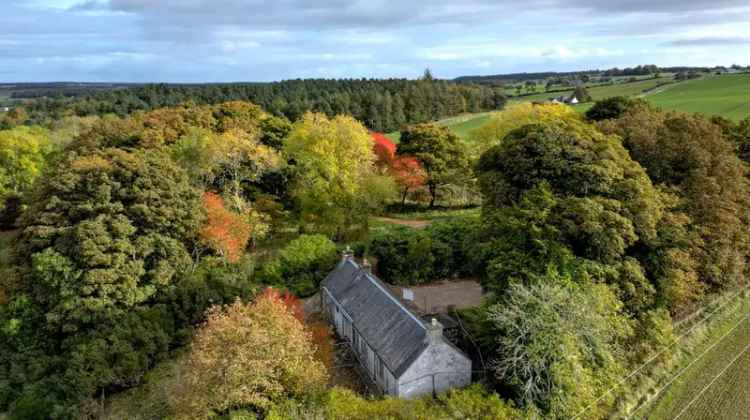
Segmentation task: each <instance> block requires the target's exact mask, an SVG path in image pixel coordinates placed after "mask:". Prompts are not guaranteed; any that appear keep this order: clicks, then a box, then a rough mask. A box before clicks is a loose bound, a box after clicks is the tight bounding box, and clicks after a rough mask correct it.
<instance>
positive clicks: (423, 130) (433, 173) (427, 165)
mask: <svg viewBox="0 0 750 420" xmlns="http://www.w3.org/2000/svg"><path fill="white" fill-rule="evenodd" d="M397 153H398V155H401V156H413V157H414V158H415V159H416V160H417V161H418V162H419V163H420V164H421V165H422V167H423V168H424V170H425V172H426V173H427V187H428V188H429V191H430V196H431V199H430V207H433V206H434V205H435V200H437V194H438V188H439V187H440V186H444V185H446V184H451V183H455V182H457V181H460V178H461V177H462V176H463V173H462V172H463V171H465V170H466V169H467V168H468V166H469V161H468V157H467V154H466V146H465V145H464V143H463V142H462V141H461V139H459V138H458V136H457V135H456V134H455V133H453V132H452V131H451V130H449V129H447V128H445V127H440V126H437V125H435V124H419V125H413V126H409V127H407V128H406V129H405V130H403V131H402V132H401V141H400V143H399V145H398V149H397Z"/></svg>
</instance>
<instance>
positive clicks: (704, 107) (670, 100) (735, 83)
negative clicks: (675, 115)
mask: <svg viewBox="0 0 750 420" xmlns="http://www.w3.org/2000/svg"><path fill="white" fill-rule="evenodd" d="M648 100H649V101H651V102H652V103H654V104H655V105H657V106H659V107H662V108H664V109H673V110H677V111H684V112H702V113H704V114H711V115H720V116H722V117H726V118H729V119H732V120H735V121H736V120H740V119H744V118H747V117H750V73H743V74H727V75H723V76H714V77H708V78H703V79H696V80H691V81H687V82H684V83H680V84H679V85H675V86H672V87H670V88H668V89H665V90H664V91H662V92H658V93H654V94H652V95H649V96H648Z"/></svg>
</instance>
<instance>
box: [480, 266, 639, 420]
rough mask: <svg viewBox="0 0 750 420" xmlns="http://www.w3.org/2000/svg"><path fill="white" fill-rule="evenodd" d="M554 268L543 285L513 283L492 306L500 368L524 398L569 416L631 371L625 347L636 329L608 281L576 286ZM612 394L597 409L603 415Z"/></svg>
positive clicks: (593, 412)
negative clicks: (625, 362) (627, 365)
mask: <svg viewBox="0 0 750 420" xmlns="http://www.w3.org/2000/svg"><path fill="white" fill-rule="evenodd" d="M568 283H569V280H568V279H566V278H560V277H559V276H557V275H556V274H555V273H550V275H549V276H548V278H547V279H546V281H545V282H543V283H540V284H538V285H531V286H524V285H521V284H514V285H511V286H510V288H509V290H508V292H507V294H505V296H504V297H503V299H501V301H500V302H498V303H497V304H496V305H493V306H491V307H490V308H489V309H488V311H487V317H488V320H489V322H490V323H491V325H492V327H493V328H494V329H495V331H496V334H497V354H496V355H495V358H494V360H493V362H492V370H493V371H494V373H495V375H496V377H497V379H498V380H499V381H500V382H501V383H502V384H503V385H505V386H507V387H509V388H510V389H511V390H512V391H513V392H514V393H515V395H516V398H517V400H518V401H520V402H522V403H524V404H525V405H527V406H528V405H531V406H536V407H538V408H539V409H540V410H541V411H542V413H544V414H545V415H543V417H545V418H555V419H568V418H572V417H574V416H576V415H577V414H578V413H579V412H580V411H582V410H583V409H584V408H587V405H588V404H589V403H590V402H591V401H594V400H596V399H597V398H599V396H601V395H603V394H604V393H605V391H607V390H608V389H609V388H610V387H611V386H613V385H614V384H615V383H616V382H617V381H618V380H619V378H620V377H621V376H622V375H623V374H624V373H625V370H624V368H625V366H624V364H623V363H622V360H625V359H626V357H627V348H626V347H625V346H624V344H625V342H626V340H627V339H628V337H630V336H631V335H632V334H633V330H632V326H631V323H630V322H629V320H628V319H627V318H626V317H625V316H623V315H622V313H621V310H622V304H621V302H619V300H618V299H617V297H616V296H615V295H614V294H613V293H612V292H611V291H610V290H609V288H608V287H607V286H606V285H602V284H590V285H585V286H581V287H576V286H571V285H569V284H568ZM612 402H613V397H612V396H611V395H609V396H607V397H606V398H604V400H603V401H601V403H600V404H595V405H594V406H592V407H589V409H588V411H587V412H586V416H587V418H592V419H593V418H601V417H602V416H605V415H606V413H607V407H608V405H609V404H612Z"/></svg>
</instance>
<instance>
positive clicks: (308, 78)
mask: <svg viewBox="0 0 750 420" xmlns="http://www.w3.org/2000/svg"><path fill="white" fill-rule="evenodd" d="M642 65H647V64H646V63H641V64H633V65H626V66H622V67H610V68H587V69H581V70H539V71H533V72H531V71H528V72H527V71H520V72H512V73H494V72H490V73H477V74H463V75H459V76H456V77H453V78H441V77H437V76H436V77H435V79H436V80H444V81H449V82H450V81H455V80H457V79H460V78H474V77H477V78H479V77H493V76H510V75H535V74H542V73H551V74H576V73H578V74H583V73H590V72H597V71H599V72H604V71H607V70H611V69H615V68H618V69H620V70H622V69H626V68H634V67H637V66H642ZM655 65H656V66H657V67H658V68H659V69H660V70H662V69H666V68H671V67H686V68H695V69H700V68H707V69H715V68H727V69H729V68H731V66H733V65H742V64H739V63H732V64H716V65H708V66H680V65H675V66H661V65H658V64H655ZM743 67H750V64H748V65H746V66H743ZM428 70H430V71H432V69H428ZM423 72H424V69H423ZM422 75H423V73H420V74H419V75H417V76H415V77H399V76H393V77H338V78H336V77H306V78H294V79H277V80H268V81H259V80H234V81H232V80H230V81H226V82H201V81H196V82H181V81H175V82H166V81H159V80H155V81H143V82H129V81H112V80H109V81H106V80H105V81H101V82H98V81H97V82H94V81H87V80H40V81H35V82H30V81H23V80H22V81H14V82H6V81H3V80H0V86H7V85H14V84H90V85H107V84H112V85H162V84H163V85H237V84H265V83H282V82H287V81H292V80H361V79H366V80H387V79H405V80H417V79H419V78H420V77H422Z"/></svg>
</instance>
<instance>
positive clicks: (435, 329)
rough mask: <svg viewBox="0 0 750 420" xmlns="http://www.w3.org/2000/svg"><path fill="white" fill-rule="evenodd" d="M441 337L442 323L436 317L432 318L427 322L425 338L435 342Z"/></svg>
mask: <svg viewBox="0 0 750 420" xmlns="http://www.w3.org/2000/svg"><path fill="white" fill-rule="evenodd" d="M442 339H443V324H441V323H440V322H438V320H437V319H436V318H432V319H431V320H430V323H429V324H427V340H428V341H429V342H430V343H436V342H439V341H441V340H442Z"/></svg>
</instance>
